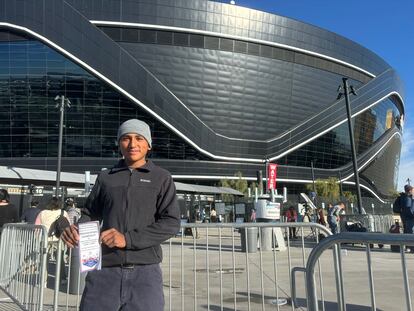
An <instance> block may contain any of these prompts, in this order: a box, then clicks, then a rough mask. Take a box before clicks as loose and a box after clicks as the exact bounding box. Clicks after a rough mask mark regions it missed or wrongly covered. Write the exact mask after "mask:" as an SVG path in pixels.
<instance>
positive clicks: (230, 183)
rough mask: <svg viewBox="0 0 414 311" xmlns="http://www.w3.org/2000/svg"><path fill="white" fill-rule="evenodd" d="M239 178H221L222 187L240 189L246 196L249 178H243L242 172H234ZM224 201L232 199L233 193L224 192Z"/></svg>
mask: <svg viewBox="0 0 414 311" xmlns="http://www.w3.org/2000/svg"><path fill="white" fill-rule="evenodd" d="M234 176H235V177H237V179H221V180H220V187H226V188H232V189H234V190H237V191H240V192H241V193H243V194H244V195H245V196H246V195H247V188H248V184H247V180H245V179H243V174H242V173H241V172H236V173H235V174H234ZM222 198H223V201H227V202H229V201H232V199H233V196H232V195H231V194H222Z"/></svg>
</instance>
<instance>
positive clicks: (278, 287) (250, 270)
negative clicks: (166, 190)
mask: <svg viewBox="0 0 414 311" xmlns="http://www.w3.org/2000/svg"><path fill="white" fill-rule="evenodd" d="M290 227H295V228H296V229H297V230H298V231H299V233H298V239H297V240H291V239H290V237H289V228H290ZM186 228H188V229H190V230H185V229H186ZM253 228H256V229H258V230H257V235H256V239H255V240H254V241H248V239H252V238H253V239H254V238H255V237H254V234H253V235H252V234H251V232H249V231H250V229H253ZM242 231H243V233H244V234H241V232H242ZM181 232H182V234H181V235H180V236H177V237H173V238H171V239H170V240H168V241H166V242H165V243H163V245H162V248H163V252H164V261H163V263H162V270H163V274H164V295H165V298H166V310H180V311H185V310H200V309H207V310H224V309H226V308H230V309H234V310H265V309H266V308H269V307H270V308H271V309H276V310H280V308H281V306H282V305H283V304H288V303H290V304H291V308H292V310H295V306H294V304H293V303H292V302H291V299H290V297H291V274H290V271H291V269H292V267H293V266H297V265H298V263H300V264H301V266H302V267H305V265H306V260H307V257H308V254H309V252H310V250H311V248H312V247H314V246H315V245H316V244H317V243H318V240H319V238H320V237H322V236H323V237H324V236H327V235H330V234H331V233H330V231H329V230H328V229H327V228H325V227H323V226H321V225H319V224H315V223H243V224H235V223H211V224H199V223H189V224H182V230H181ZM276 232H277V233H276ZM242 236H243V238H244V241H243V240H242V239H241V237H242ZM249 244H250V245H249ZM61 247H62V244H61V243H59V244H58V249H57V254H56V256H51V258H49V261H51V262H49V267H51V266H53V264H54V265H55V269H49V270H50V271H49V274H53V273H54V275H53V276H54V282H53V283H54V284H51V282H49V284H48V288H46V290H45V292H44V299H43V305H44V308H47V309H48V310H51V309H53V310H77V309H78V308H79V302H80V295H81V294H82V289H81V288H80V285H79V283H80V279H81V274H80V273H79V271H78V270H76V269H75V271H71V267H72V266H73V264H72V263H71V262H70V261H71V258H72V256H71V252H70V251H69V252H61V251H60V248H61ZM60 256H65V258H66V259H65V261H64V264H65V271H66V270H67V276H68V277H67V280H66V281H65V282H62V280H63V277H62V276H61V275H60V271H61V269H60V265H61V263H62V260H60ZM74 260H76V259H74ZM73 273H75V274H77V278H73V277H72V276H71V275H72V274H73ZM82 275H83V274H82ZM320 279H321V280H322V277H320ZM72 282H76V284H72ZM303 283H304V282H303ZM73 288H75V289H76V288H77V290H75V291H73ZM303 288H304V287H303ZM320 288H321V291H322V292H323V282H322V281H321V282H320ZM70 289H72V290H70ZM42 295H43V292H42ZM285 308H286V307H285ZM33 310H41V309H33Z"/></svg>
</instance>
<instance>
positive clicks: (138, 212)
mask: <svg viewBox="0 0 414 311" xmlns="http://www.w3.org/2000/svg"><path fill="white" fill-rule="evenodd" d="M118 143H119V147H120V151H121V153H122V155H123V157H124V158H123V159H122V160H121V161H119V163H118V164H117V165H116V166H115V167H113V168H112V169H109V170H105V171H102V172H101V173H100V174H99V176H98V178H97V180H96V182H95V185H94V187H93V189H92V192H91V194H90V195H89V197H88V200H87V202H86V204H85V208H83V209H82V217H81V219H80V221H79V222H84V221H88V220H99V221H100V222H101V226H102V231H101V236H100V239H101V243H102V270H100V271H91V272H89V273H88V276H87V278H86V285H85V290H84V293H83V296H82V301H81V306H80V310H83V311H88V310H108V311H109V310H114V311H116V310H119V309H121V308H122V310H137V311H144V310H145V311H148V310H151V311H162V310H163V309H164V294H163V285H162V272H161V269H160V266H159V263H160V262H161V261H162V252H161V246H160V244H161V243H162V242H163V241H165V240H167V239H168V238H170V237H171V236H173V235H175V234H176V233H177V232H178V230H179V228H180V217H179V216H180V210H179V208H178V204H177V200H176V193H175V186H174V182H173V180H172V177H171V175H170V173H169V172H167V171H166V170H164V169H162V168H160V167H158V166H156V165H155V164H153V163H152V162H151V161H149V160H147V159H146V155H147V153H148V151H149V150H150V149H151V133H150V129H149V126H148V125H147V124H146V123H144V122H142V121H139V120H136V119H132V120H128V121H126V122H124V123H123V124H121V126H120V127H119V129H118ZM62 239H63V240H64V242H65V243H66V244H67V245H68V246H69V247H74V246H76V245H77V244H78V241H79V235H78V231H77V227H76V225H72V226H70V227H69V228H66V229H65V231H64V233H63V235H62Z"/></svg>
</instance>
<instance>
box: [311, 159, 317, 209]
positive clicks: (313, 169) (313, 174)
mask: <svg viewBox="0 0 414 311" xmlns="http://www.w3.org/2000/svg"><path fill="white" fill-rule="evenodd" d="M313 161H314V160H311V172H312V185H313V192H314V193H315V199H314V202H313V203H315V206H316V205H317V204H316V185H315V168H314V166H313ZM315 162H316V160H315Z"/></svg>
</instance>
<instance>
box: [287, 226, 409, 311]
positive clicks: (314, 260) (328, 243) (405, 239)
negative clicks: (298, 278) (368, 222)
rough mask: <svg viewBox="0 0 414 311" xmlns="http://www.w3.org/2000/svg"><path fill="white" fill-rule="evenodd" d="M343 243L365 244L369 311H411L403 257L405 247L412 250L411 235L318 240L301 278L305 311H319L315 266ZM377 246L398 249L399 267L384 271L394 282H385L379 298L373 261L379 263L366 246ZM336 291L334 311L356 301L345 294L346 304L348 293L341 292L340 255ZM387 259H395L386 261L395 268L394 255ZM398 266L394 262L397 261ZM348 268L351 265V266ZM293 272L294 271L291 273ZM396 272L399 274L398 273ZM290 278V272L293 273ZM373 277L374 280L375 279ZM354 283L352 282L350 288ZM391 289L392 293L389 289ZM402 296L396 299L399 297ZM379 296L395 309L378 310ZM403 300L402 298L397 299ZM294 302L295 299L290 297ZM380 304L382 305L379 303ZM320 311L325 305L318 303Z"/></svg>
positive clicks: (358, 235)
mask: <svg viewBox="0 0 414 311" xmlns="http://www.w3.org/2000/svg"><path fill="white" fill-rule="evenodd" d="M344 243H350V244H352V243H363V244H365V253H366V274H367V279H368V286H369V294H370V295H369V300H370V301H369V303H368V305H370V309H371V310H397V309H398V310H407V311H412V293H411V291H410V283H409V280H410V279H409V277H408V268H407V260H406V254H405V246H407V245H409V246H413V247H414V235H412V234H382V233H370V234H366V233H351V232H348V233H341V234H337V235H333V236H330V237H328V238H326V239H324V240H322V241H321V242H320V243H319V244H318V245H317V246H316V247H315V248H314V249H313V250H312V252H311V253H310V255H309V257H308V261H307V264H306V269H305V275H306V292H307V300H308V310H309V311H318V310H319V303H318V298H317V282H316V276H315V272H316V270H317V269H316V265H317V264H318V263H319V260H320V258H321V256H322V254H323V253H324V251H326V250H328V249H331V248H334V249H335V248H340V247H341V244H344ZM374 243H377V244H385V245H395V244H397V245H399V246H400V254H399V260H400V263H401V266H399V265H398V267H397V268H395V269H394V270H392V267H391V266H388V267H387V272H388V273H391V272H392V273H393V274H392V275H393V278H394V279H395V278H397V281H396V280H391V279H386V285H387V286H389V288H390V290H389V291H388V293H386V292H385V291H384V288H381V291H380V294H379V295H377V294H376V286H375V281H376V280H375V278H374V277H375V276H376V274H375V272H376V271H375V269H374V266H375V264H378V263H377V261H380V259H383V260H384V258H383V257H381V256H376V257H375V258H374V259H373V254H374V252H373V251H371V247H370V245H372V244H374ZM338 254H339V258H338V259H339V260H338V263H339V271H340V275H339V280H337V281H339V282H338V283H339V288H337V291H338V292H337V297H338V299H337V308H336V310H341V311H342V310H346V309H347V302H348V303H350V302H351V301H352V302H353V303H355V300H356V298H355V297H352V295H351V294H349V295H348V296H350V297H348V298H349V299H348V300H347V296H346V295H345V294H346V292H347V291H346V289H347V290H349V291H351V290H350V289H349V288H345V286H344V284H345V279H346V277H345V276H346V275H345V273H343V270H344V265H343V259H342V256H341V254H342V252H339V253H338ZM378 254H380V255H382V256H383V254H384V252H379V253H378ZM388 254H389V256H395V257H390V258H389V262H390V263H394V266H397V265H396V264H395V262H396V260H397V259H398V258H397V257H396V256H397V255H396V254H392V253H388ZM407 256H413V255H412V254H409V255H407ZM397 262H398V261H397ZM352 264H355V262H353V263H352ZM294 270H295V269H294ZM398 270H399V271H398ZM363 272H365V271H358V274H359V275H361V274H363ZM380 272H381V273H380V274H378V275H382V274H383V273H384V271H383V270H381V271H380ZM399 273H401V280H400V281H401V282H398V275H399ZM293 274H294V272H293ZM378 275H377V276H378ZM354 282H355V280H352V284H355V283H354ZM390 283H393V284H394V286H395V287H391V286H390V285H391V284H390ZM400 284H402V287H403V288H399V286H398V285H400ZM391 288H392V289H391ZM400 293H401V294H402V295H400V296H399V294H400ZM379 296H381V298H383V300H384V297H385V299H386V300H391V299H390V298H392V300H393V301H395V302H396V303H397V304H398V306H395V305H393V306H389V305H388V306H386V307H385V308H384V309H381V308H382V306H379V303H378V297H379ZM401 296H403V297H401ZM294 298H295V297H294ZM383 303H384V301H383ZM322 308H323V309H324V308H325V304H324V302H323V301H322ZM356 309H358V310H362V309H363V310H365V309H367V308H366V307H365V306H362V305H359V306H355V305H354V306H353V308H352V310H356Z"/></svg>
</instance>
